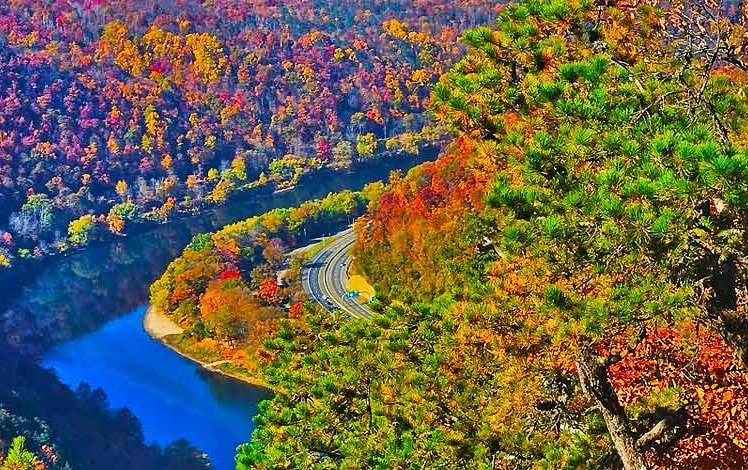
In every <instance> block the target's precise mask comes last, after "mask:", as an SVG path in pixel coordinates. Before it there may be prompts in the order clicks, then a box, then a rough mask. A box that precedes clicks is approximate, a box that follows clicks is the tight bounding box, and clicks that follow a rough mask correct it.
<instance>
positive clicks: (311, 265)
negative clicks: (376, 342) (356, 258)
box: [301, 228, 371, 318]
mask: <svg viewBox="0 0 748 470" xmlns="http://www.w3.org/2000/svg"><path fill="white" fill-rule="evenodd" d="M334 236H335V241H333V242H332V243H330V244H329V245H327V246H326V247H324V248H322V249H321V250H319V251H318V252H317V253H315V255H314V256H313V257H312V258H311V259H310V260H309V261H308V262H307V263H306V264H305V265H304V268H303V270H302V272H301V285H302V287H303V288H304V291H305V292H306V293H307V295H309V298H310V299H312V300H314V301H315V302H317V303H318V304H320V305H322V306H323V307H325V308H326V309H328V310H333V309H336V308H338V309H341V310H343V311H344V312H346V313H347V314H349V315H351V316H352V317H358V318H371V310H369V309H368V308H367V307H366V306H365V305H363V304H361V303H360V302H359V301H358V299H356V298H351V297H347V296H346V293H347V292H348V290H347V289H346V281H347V278H348V269H349V268H350V266H351V262H353V258H351V256H350V254H349V253H348V252H349V251H350V248H351V246H353V244H354V243H356V234H355V232H354V231H353V229H351V228H349V229H347V230H344V231H342V232H340V233H338V234H337V235H334Z"/></svg>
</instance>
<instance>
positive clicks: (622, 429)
mask: <svg viewBox="0 0 748 470" xmlns="http://www.w3.org/2000/svg"><path fill="white" fill-rule="evenodd" d="M577 372H578V374H579V380H580V381H581V383H582V389H583V390H584V391H585V392H586V393H588V394H589V395H591V396H592V397H593V398H594V399H595V402H596V403H597V406H598V407H599V408H600V411H601V412H602V415H603V419H605V425H606V426H607V428H608V433H609V434H610V437H611V439H612V440H613V444H614V445H615V448H616V451H617V452H618V455H619V456H620V457H621V462H622V463H623V468H625V469H626V470H646V468H647V467H646V465H645V464H644V455H643V453H642V452H639V450H638V449H637V446H636V437H635V436H634V433H633V432H632V430H631V426H630V425H629V420H628V417H627V416H626V411H625V410H624V409H623V406H621V402H620V401H618V396H617V395H616V392H615V390H613V386H612V385H611V384H610V380H608V368H607V366H606V365H605V364H603V363H601V361H600V358H598V357H596V356H594V355H593V354H589V353H586V352H585V353H583V354H582V355H581V356H580V358H579V360H578V361H577Z"/></svg>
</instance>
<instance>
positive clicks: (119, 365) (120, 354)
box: [0, 157, 425, 470]
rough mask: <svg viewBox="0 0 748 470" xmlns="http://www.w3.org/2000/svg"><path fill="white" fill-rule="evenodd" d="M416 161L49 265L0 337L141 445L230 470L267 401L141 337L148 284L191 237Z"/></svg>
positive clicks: (331, 179)
mask: <svg viewBox="0 0 748 470" xmlns="http://www.w3.org/2000/svg"><path fill="white" fill-rule="evenodd" d="M424 159H425V157H423V158H417V159H416V158H387V159H382V160H378V161H375V162H371V163H368V164H364V165H360V166H359V167H358V168H356V170H355V172H353V173H336V172H332V171H326V172H323V173H317V174H316V175H312V176H308V177H305V178H303V179H302V181H301V182H300V184H299V185H298V186H297V188H296V189H294V190H292V191H287V192H284V193H281V194H274V195H272V196H271V195H266V196H263V197H261V198H260V197H256V196H255V197H254V198H252V199H250V200H236V201H232V202H230V203H229V204H227V205H225V206H222V207H220V208H217V209H214V210H211V211H208V212H206V213H204V214H202V215H199V216H194V217H187V218H180V219H178V220H175V221H173V222H171V223H169V224H165V225H161V226H158V227H156V228H155V229H153V230H150V231H148V232H144V233H140V234H137V235H133V236H129V237H125V238H123V239H122V240H121V241H117V242H113V243H108V244H102V245H98V246H93V247H90V248H89V249H86V250H83V251H80V252H77V253H74V254H71V255H70V256H64V257H58V258H55V259H52V260H49V261H47V262H45V263H43V265H41V266H40V267H39V269H38V271H37V272H36V273H34V277H33V279H32V280H31V281H30V282H29V283H28V284H27V285H25V286H23V287H22V288H21V289H19V290H18V291H17V292H16V293H15V295H13V296H12V299H8V298H6V299H5V301H6V304H7V305H8V308H7V310H6V311H5V312H4V313H2V314H0V334H4V335H5V336H4V337H5V338H6V340H7V341H8V342H9V343H11V344H12V345H13V346H15V347H17V348H18V350H19V351H24V352H25V353H27V354H29V355H33V356H34V357H38V358H39V359H40V360H41V363H42V365H44V366H48V367H52V368H54V369H55V370H56V372H57V374H58V376H59V378H60V380H61V381H62V382H63V383H66V384H68V385H70V386H71V387H77V386H78V384H80V383H81V382H86V383H88V384H90V385H91V386H93V387H101V388H102V389H103V390H104V391H105V392H106V394H107V395H108V397H109V401H110V403H111V405H112V406H114V407H127V408H129V409H130V410H131V411H132V412H133V413H134V414H135V415H136V416H137V417H138V418H139V419H140V421H141V424H142V426H143V432H144V435H145V438H146V441H147V442H156V443H158V444H161V445H166V444H168V443H170V442H172V441H174V440H175V439H177V438H180V437H184V438H187V439H188V440H189V441H190V442H191V443H192V444H193V445H194V446H196V447H197V448H199V449H202V450H203V451H205V452H207V453H208V455H209V456H210V458H211V460H212V461H213V463H214V466H215V468H217V469H218V470H224V469H229V468H232V467H233V455H234V450H235V447H236V445H237V444H238V443H240V442H245V441H247V440H248V439H249V437H250V435H251V432H252V428H253V424H252V419H251V418H252V415H253V414H254V413H255V412H256V407H257V403H258V402H259V401H260V400H261V399H263V398H264V397H267V396H268V392H267V391H265V390H263V389H261V388H258V387H252V386H249V385H245V384H238V383H236V382H233V381H230V380H227V379H225V378H222V377H219V376H216V375H214V374H210V373H207V372H205V371H203V370H201V369H199V368H198V367H197V366H196V365H195V364H194V363H192V362H190V361H188V360H186V359H184V358H182V357H181V356H179V355H178V354H176V353H175V352H173V351H171V350H170V349H169V348H167V347H165V346H163V345H162V344H161V343H160V342H158V341H155V340H153V339H151V338H150V337H148V336H147V334H146V333H145V332H144V330H143V327H142V318H143V314H144V310H145V306H146V304H147V301H148V287H149V285H150V283H151V282H153V280H154V279H155V278H156V277H157V276H159V275H160V273H161V272H162V271H163V270H164V268H165V267H166V265H167V264H168V263H169V261H171V260H172V259H173V258H174V257H176V256H177V255H178V254H179V253H180V252H181V251H182V249H183V248H184V246H186V245H187V243H189V241H190V240H191V239H192V237H193V236H194V235H195V234H197V233H202V232H206V231H212V230H216V229H218V228H220V227H222V226H223V225H226V224H228V223H232V222H235V221H237V220H242V219H245V218H247V217H250V216H253V215H257V214H261V213H263V212H266V211H268V210H270V209H272V208H275V207H290V206H295V205H298V204H299V203H301V202H303V201H305V200H308V199H315V198H319V197H323V196H324V195H326V194H327V193H329V192H333V191H340V190H344V189H353V190H355V189H360V188H362V187H363V186H364V185H365V184H366V183H368V182H371V181H376V180H380V179H386V178H387V175H388V174H389V172H390V171H391V170H395V169H401V170H407V169H408V168H410V167H412V166H413V165H415V164H417V163H419V162H420V161H423V160H424ZM9 294H10V293H9Z"/></svg>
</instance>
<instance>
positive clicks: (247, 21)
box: [0, 0, 496, 269]
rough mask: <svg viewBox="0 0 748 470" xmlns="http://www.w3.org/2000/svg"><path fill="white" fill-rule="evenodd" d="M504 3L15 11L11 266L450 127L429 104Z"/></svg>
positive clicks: (436, 135)
mask: <svg viewBox="0 0 748 470" xmlns="http://www.w3.org/2000/svg"><path fill="white" fill-rule="evenodd" d="M495 5H496V4H495V3H494V2H488V1H483V0H476V1H466V2H445V1H439V0H427V1H418V2H411V1H401V0H398V1H388V2H374V3H371V2H362V1H354V0H350V1H329V0H317V1H301V0H300V1H291V2H270V1H235V0H217V1H208V2H204V1H198V0H167V1H159V2H156V1H152V0H134V1H131V0H112V1H103V0H75V1H58V0H44V1H37V0H13V1H10V2H3V3H2V5H0V85H2V86H0V269H2V268H7V267H9V266H11V265H12V264H13V263H14V258H19V257H20V258H31V257H37V258H38V257H42V256H44V255H45V254H49V253H56V252H59V251H65V250H67V249H69V248H70V247H71V246H79V245H85V244H86V243H88V242H90V241H91V240H94V239H97V238H99V237H101V236H103V235H105V234H111V233H114V234H119V233H122V232H126V231H127V226H128V225H131V224H133V223H138V222H141V221H143V220H149V221H162V220H165V219H167V218H168V217H170V216H172V215H173V214H174V212H176V211H179V210H182V211H190V210H197V209H199V208H201V207H202V206H203V205H205V204H206V203H207V204H209V203H216V202H221V201H223V200H224V199H226V197H227V196H228V195H229V194H230V193H231V192H232V191H234V190H235V189H240V188H251V187H255V186H257V185H262V184H264V183H266V182H268V181H269V182H271V183H273V184H275V185H276V186H277V187H286V186H289V185H292V184H294V182H295V181H296V179H297V178H298V176H299V174H300V173H301V172H304V171H307V170H310V169H314V168H319V167H320V166H331V167H334V168H347V167H349V166H350V165H351V164H352V163H354V162H355V161H358V160H365V159H370V158H373V157H375V156H377V155H378V154H380V153H382V152H390V153H393V154H397V153H417V152H418V151H419V149H420V148H422V147H423V146H424V145H428V144H431V143H433V142H434V141H438V140H439V139H440V138H441V137H443V135H442V134H441V133H440V132H439V131H437V130H435V129H432V128H430V127H429V126H428V119H427V118H426V116H425V109H426V103H427V101H428V96H429V89H430V85H431V84H432V83H433V82H434V81H435V80H436V79H437V78H438V77H439V75H440V74H441V73H443V72H444V71H446V70H447V69H448V67H449V65H450V64H451V63H453V61H454V59H455V58H456V57H458V54H459V46H458V42H457V38H458V36H459V33H461V32H462V31H464V30H465V29H467V28H469V27H474V26H477V25H479V24H483V23H485V22H487V21H488V20H489V18H491V16H492V14H493V10H494V9H495Z"/></svg>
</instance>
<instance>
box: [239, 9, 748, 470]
mask: <svg viewBox="0 0 748 470" xmlns="http://www.w3.org/2000/svg"><path fill="white" fill-rule="evenodd" d="M722 13H728V15H727V16H726V17H720V16H719V15H720V14H722ZM736 20H740V21H736ZM744 20H745V18H743V17H742V16H741V13H740V12H738V11H735V10H731V9H730V8H729V5H723V4H719V3H718V2H711V1H707V2H701V1H693V2H691V1H669V2H660V1H654V0H652V1H649V0H612V1H604V2H603V1H593V0H523V1H518V2H516V3H514V4H512V5H511V6H508V7H507V8H506V9H504V10H503V11H502V12H501V13H500V14H499V15H498V18H497V20H496V22H495V23H494V24H493V25H492V26H491V27H480V28H477V29H473V30H472V31H469V32H468V33H466V34H465V35H464V37H463V40H464V43H465V44H466V45H467V46H468V52H467V54H466V55H465V56H464V57H463V58H462V59H461V60H460V61H459V62H458V63H457V64H456V65H454V66H453V67H452V68H451V70H450V71H449V72H448V73H446V74H445V75H444V76H443V77H442V78H441V79H440V81H439V83H438V84H437V85H436V87H435V89H434V91H433V109H434V113H435V115H436V116H437V119H438V120H439V121H440V123H441V124H443V125H445V126H446V127H448V128H450V129H452V130H453V131H454V132H456V133H457V134H458V137H457V138H456V140H455V141H454V142H453V143H452V145H451V146H450V147H449V148H448V150H447V151H446V152H445V153H444V155H442V156H441V157H440V158H439V159H438V161H436V162H434V163H428V164H425V165H422V166H420V167H418V168H415V169H413V170H412V171H411V172H409V173H408V174H407V175H406V176H404V177H402V178H396V179H394V180H393V181H391V182H390V185H389V187H388V188H387V189H386V190H385V191H384V192H383V194H382V195H381V197H379V198H378V200H377V201H376V202H375V203H374V204H372V205H370V210H369V212H368V213H367V214H366V215H365V216H364V217H363V218H361V219H359V221H358V222H357V224H356V225H357V232H358V234H359V242H358V244H357V247H356V259H357V261H358V264H359V268H360V269H361V270H362V271H363V272H365V273H366V274H367V275H368V276H369V278H370V280H371V281H373V282H374V283H376V286H377V290H378V297H379V298H380V300H381V301H382V304H383V307H382V309H381V312H380V314H379V315H375V317H374V319H373V320H372V321H367V320H358V319H345V318H342V317H340V316H335V315H333V316H331V315H329V314H328V313H327V312H324V313H320V312H316V313H315V312H312V311H309V312H308V313H307V314H306V315H303V316H301V317H299V318H294V319H289V320H284V321H283V322H281V325H280V330H279V333H278V335H277V336H276V337H275V339H273V340H272V341H269V342H267V344H266V347H267V350H268V354H269V355H271V356H272V357H273V359H272V361H271V363H270V365H269V366H268V367H267V370H266V377H267V381H268V383H269V384H270V385H271V386H272V387H273V388H274V389H275V390H276V392H277V393H276V395H275V396H274V398H273V399H272V400H270V401H268V402H264V403H263V404H262V406H261V408H262V409H261V413H260V415H259V416H258V417H257V418H256V423H257V425H258V428H257V429H256V431H255V432H254V435H253V439H252V442H251V443H249V444H246V445H245V446H243V447H241V448H240V450H239V454H238V456H237V461H238V465H239V467H240V468H361V467H365V468H422V467H428V468H511V469H515V468H528V469H529V468H548V469H551V468H552V469H558V468H568V469H572V468H575V469H576V468H626V469H636V470H639V469H644V468H663V469H671V468H700V469H715V468H745V467H746V466H748V411H747V410H748V381H747V380H748V379H747V377H748V375H747V374H746V360H747V359H748V354H747V351H748V317H747V316H746V312H745V306H746V299H747V297H746V292H748V283H747V281H748V277H747V276H746V272H747V271H746V258H745V253H746V240H747V238H746V232H745V224H746V220H747V218H748V148H747V147H746V145H747V143H748V139H747V138H748V134H747V133H746V129H748V127H746V123H747V122H748V121H747V120H746V119H747V118H748V99H747V98H746V96H747V92H748V89H747V87H748V65H747V64H748V57H747V56H746V50H747V49H746V47H747V46H748V33H747V32H746V29H745V27H744V26H743V24H744V23H745V22H744Z"/></svg>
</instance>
